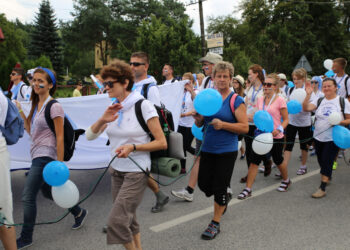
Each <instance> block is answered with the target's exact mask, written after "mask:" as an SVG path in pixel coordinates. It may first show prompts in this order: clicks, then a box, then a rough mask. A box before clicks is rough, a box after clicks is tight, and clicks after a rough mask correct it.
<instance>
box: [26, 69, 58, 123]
mask: <svg viewBox="0 0 350 250" xmlns="http://www.w3.org/2000/svg"><path fill="white" fill-rule="evenodd" d="M51 72H52V73H53V75H54V76H55V78H56V73H55V71H53V70H51ZM35 73H40V74H43V75H45V78H46V81H47V82H48V83H51V84H53V82H52V79H51V77H50V76H49V74H48V73H47V72H46V71H45V70H43V69H41V68H37V69H36V70H35V71H34V74H35ZM34 74H33V75H34ZM55 92H56V84H53V87H52V88H51V89H50V92H49V94H50V96H53V95H54V94H55ZM30 100H31V101H32V108H31V109H30V113H29V116H28V119H29V121H30V120H32V117H33V114H34V110H35V107H36V106H38V103H39V95H38V94H37V93H35V91H34V89H33V90H32V94H31V96H30Z"/></svg>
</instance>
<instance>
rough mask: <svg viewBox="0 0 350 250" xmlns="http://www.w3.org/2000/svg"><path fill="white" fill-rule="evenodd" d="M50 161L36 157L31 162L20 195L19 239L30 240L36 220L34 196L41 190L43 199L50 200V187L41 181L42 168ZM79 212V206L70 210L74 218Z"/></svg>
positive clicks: (49, 159) (47, 158)
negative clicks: (20, 224)
mask: <svg viewBox="0 0 350 250" xmlns="http://www.w3.org/2000/svg"><path fill="white" fill-rule="evenodd" d="M51 161H54V160H53V159H52V158H50V157H38V158H35V159H33V160H32V166H31V167H30V170H29V174H28V176H27V180H26V183H25V185H24V189H23V194H22V203H23V213H24V215H23V222H24V225H23V227H22V232H21V238H23V239H25V240H32V236H33V231H34V224H35V220H36V196H37V194H38V192H39V190H40V189H41V191H42V193H43V195H44V197H45V198H47V199H51V200H52V194H51V187H50V186H49V185H48V184H47V183H46V182H44V179H43V170H44V167H45V166H46V164H47V163H49V162H51ZM80 211H81V208H80V207H79V206H75V207H73V208H71V209H70V212H71V213H72V214H73V215H74V216H78V215H79V214H80Z"/></svg>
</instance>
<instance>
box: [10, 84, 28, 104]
mask: <svg viewBox="0 0 350 250" xmlns="http://www.w3.org/2000/svg"><path fill="white" fill-rule="evenodd" d="M17 87H18V92H17V96H15V95H14V94H13V91H14V89H16V88H17ZM28 88H29V86H28V85H26V84H25V83H24V82H19V83H18V84H17V85H13V86H12V88H11V92H12V97H11V100H14V99H16V100H17V101H19V102H24V101H29V100H27V98H26V94H27V91H28ZM15 97H16V98H15Z"/></svg>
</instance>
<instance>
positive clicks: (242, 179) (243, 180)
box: [239, 176, 248, 183]
mask: <svg viewBox="0 0 350 250" xmlns="http://www.w3.org/2000/svg"><path fill="white" fill-rule="evenodd" d="M247 179H248V176H244V177H242V178H241V180H240V181H239V182H240V183H246V182H247Z"/></svg>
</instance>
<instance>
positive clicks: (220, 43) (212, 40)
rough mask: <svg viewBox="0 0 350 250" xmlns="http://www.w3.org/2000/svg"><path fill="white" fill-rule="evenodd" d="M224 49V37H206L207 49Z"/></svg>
mask: <svg viewBox="0 0 350 250" xmlns="http://www.w3.org/2000/svg"><path fill="white" fill-rule="evenodd" d="M216 47H224V35H223V34H222V33H216V34H209V35H207V48H208V49H210V48H216Z"/></svg>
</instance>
